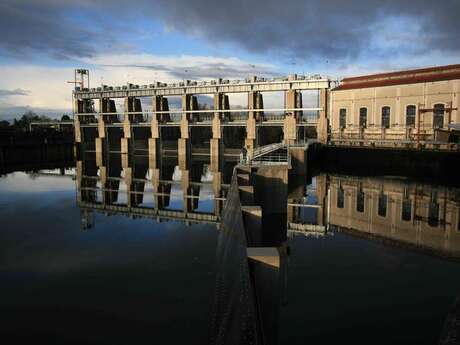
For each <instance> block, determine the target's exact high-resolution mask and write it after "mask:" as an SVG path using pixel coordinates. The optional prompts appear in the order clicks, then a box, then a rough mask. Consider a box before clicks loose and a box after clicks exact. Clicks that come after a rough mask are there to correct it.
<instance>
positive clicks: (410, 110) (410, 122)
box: [406, 105, 417, 127]
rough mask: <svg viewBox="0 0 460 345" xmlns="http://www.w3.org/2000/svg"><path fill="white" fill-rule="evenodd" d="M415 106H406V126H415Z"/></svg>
mask: <svg viewBox="0 0 460 345" xmlns="http://www.w3.org/2000/svg"><path fill="white" fill-rule="evenodd" d="M416 110H417V108H416V106H415V105H408V106H407V107H406V126H407V127H415V112H416Z"/></svg>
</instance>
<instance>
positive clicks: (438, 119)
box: [433, 103, 444, 128]
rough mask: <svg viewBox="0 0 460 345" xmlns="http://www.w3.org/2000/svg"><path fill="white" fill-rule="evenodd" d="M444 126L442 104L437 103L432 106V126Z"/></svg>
mask: <svg viewBox="0 0 460 345" xmlns="http://www.w3.org/2000/svg"><path fill="white" fill-rule="evenodd" d="M443 126H444V104H441V103H438V104H435V105H434V107H433V127H434V128H442V127H443Z"/></svg>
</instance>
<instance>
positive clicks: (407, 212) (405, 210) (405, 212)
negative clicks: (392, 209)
mask: <svg viewBox="0 0 460 345" xmlns="http://www.w3.org/2000/svg"><path fill="white" fill-rule="evenodd" d="M411 218H412V201H411V200H410V199H408V198H405V199H403V201H402V209H401V219H402V220H404V221H406V222H408V221H410V220H411Z"/></svg>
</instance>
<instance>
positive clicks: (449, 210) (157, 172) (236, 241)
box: [76, 155, 460, 344]
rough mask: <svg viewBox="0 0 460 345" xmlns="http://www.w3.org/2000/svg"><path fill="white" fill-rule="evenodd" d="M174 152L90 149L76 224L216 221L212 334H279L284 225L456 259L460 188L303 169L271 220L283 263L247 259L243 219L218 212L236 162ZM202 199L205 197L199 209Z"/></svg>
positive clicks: (257, 337) (215, 337)
mask: <svg viewBox="0 0 460 345" xmlns="http://www.w3.org/2000/svg"><path fill="white" fill-rule="evenodd" d="M176 162H177V160H176V159H174V157H165V158H163V159H162V161H161V164H160V165H161V168H156V169H149V164H148V161H147V160H146V159H145V158H143V157H137V158H136V159H132V160H129V161H127V162H123V160H122V159H120V156H119V155H118V156H114V157H112V158H111V159H110V160H107V162H106V164H105V166H99V167H96V165H95V164H94V160H91V159H89V160H82V161H78V162H77V169H76V171H77V195H78V198H77V199H78V205H79V207H80V210H81V216H82V228H85V229H88V228H91V227H92V226H94V216H93V212H101V213H104V214H106V215H112V214H123V215H126V216H129V217H134V218H137V217H146V218H152V219H155V220H157V221H167V220H180V221H183V222H186V223H201V222H202V223H211V224H216V225H217V226H218V228H220V229H221V231H220V233H219V239H218V246H217V251H216V264H217V276H216V287H215V296H214V308H213V313H212V316H211V324H210V327H211V328H210V330H211V334H210V337H211V343H214V344H248V343H252V344H259V343H260V344H276V343H277V339H278V338H279V334H278V324H279V319H280V312H281V309H282V308H281V306H282V304H284V303H285V302H286V296H287V294H286V286H287V281H286V279H287V274H286V272H287V257H288V256H287V253H288V252H289V249H288V246H286V243H284V240H282V239H285V238H286V233H287V235H288V237H289V238H291V239H292V238H294V237H296V236H299V235H302V236H314V237H321V236H325V235H329V234H334V233H346V234H351V235H354V236H359V237H362V238H365V239H369V240H372V241H377V242H381V243H384V244H388V245H392V246H397V247H400V248H404V249H410V250H416V251H418V252H422V253H424V254H429V255H434V256H436V257H442V258H449V259H454V260H458V259H460V231H459V209H460V206H459V196H460V193H459V190H458V189H456V188H450V187H447V186H434V185H429V184H426V183H425V184H418V183H416V182H413V181H410V180H407V179H402V178H375V177H374V178H365V177H354V176H344V175H337V174H320V175H318V176H315V177H313V179H312V180H310V181H309V182H308V183H305V181H304V180H303V179H300V180H297V181H296V180H295V179H292V181H290V182H289V184H290V185H289V199H288V204H287V209H286V210H287V211H286V226H285V227H276V232H277V233H279V234H278V235H275V236H274V237H275V238H279V239H281V240H279V241H278V242H274V243H271V245H274V246H275V247H277V248H278V249H277V250H278V253H280V254H281V255H280V258H281V260H280V264H279V265H278V266H270V265H261V264H260V263H259V264H257V263H256V264H255V263H254V262H252V261H251V260H249V261H248V257H247V253H246V247H247V243H246V238H245V236H244V234H241V233H238V232H237V231H236V229H238V228H240V227H238V226H237V225H235V226H232V227H230V228H227V227H226V228H222V218H223V217H226V216H227V217H230V218H231V217H233V215H234V214H235V212H232V210H231V208H229V209H228V212H227V215H226V214H222V209H223V203H224V201H225V200H226V199H227V200H228V197H230V196H229V195H228V190H229V183H228V182H229V179H230V176H231V171H232V169H231V168H228V169H226V171H224V173H218V172H217V173H216V172H215V173H212V172H210V171H209V169H208V165H207V162H206V161H198V162H193V159H192V162H191V163H190V166H189V168H188V169H186V170H184V169H180V167H179V166H178V165H176ZM234 164H235V162H233V165H234ZM217 178H219V181H216V179H217ZM225 181H227V183H224V182H225ZM174 191H176V193H174ZM206 193H207V194H206ZM203 201H208V202H209V203H210V205H209V206H210V207H208V209H206V210H198V208H199V206H200V203H201V202H203ZM233 211H234V210H233ZM231 221H232V222H235V221H238V220H235V219H233V220H231ZM227 223H230V221H228V222H227ZM271 231H272V230H271ZM283 233H284V235H283ZM272 237H273V236H272ZM288 244H289V242H288ZM287 302H289V301H287Z"/></svg>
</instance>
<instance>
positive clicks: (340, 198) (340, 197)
mask: <svg viewBox="0 0 460 345" xmlns="http://www.w3.org/2000/svg"><path fill="white" fill-rule="evenodd" d="M344 205H345V192H344V191H343V188H342V186H340V187H339V188H338V189H337V208H343V206H344Z"/></svg>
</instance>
